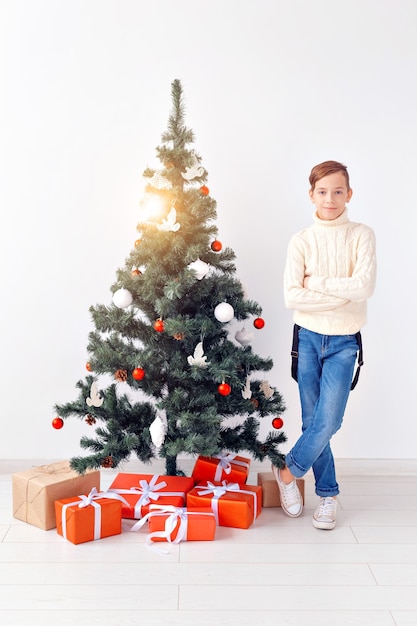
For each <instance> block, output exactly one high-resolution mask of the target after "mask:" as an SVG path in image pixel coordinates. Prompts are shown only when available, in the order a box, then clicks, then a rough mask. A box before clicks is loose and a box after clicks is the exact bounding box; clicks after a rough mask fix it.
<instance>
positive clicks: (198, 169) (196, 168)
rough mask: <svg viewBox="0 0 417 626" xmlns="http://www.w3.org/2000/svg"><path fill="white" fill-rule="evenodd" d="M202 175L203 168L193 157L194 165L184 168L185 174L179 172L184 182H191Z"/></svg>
mask: <svg viewBox="0 0 417 626" xmlns="http://www.w3.org/2000/svg"><path fill="white" fill-rule="evenodd" d="M203 175H204V167H202V166H201V165H200V163H199V161H198V160H197V159H196V158H195V157H194V163H193V164H192V165H191V166H190V167H186V168H185V172H181V176H182V177H183V179H184V180H188V181H190V180H193V179H194V178H198V177H199V176H203Z"/></svg>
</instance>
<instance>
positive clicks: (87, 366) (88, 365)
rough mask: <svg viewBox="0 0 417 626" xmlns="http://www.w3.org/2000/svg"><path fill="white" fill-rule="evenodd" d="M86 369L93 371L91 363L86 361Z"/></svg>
mask: <svg viewBox="0 0 417 626" xmlns="http://www.w3.org/2000/svg"><path fill="white" fill-rule="evenodd" d="M85 369H86V370H87V372H91V371H92V368H91V363H86V364H85Z"/></svg>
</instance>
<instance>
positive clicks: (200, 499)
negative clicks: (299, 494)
mask: <svg viewBox="0 0 417 626" xmlns="http://www.w3.org/2000/svg"><path fill="white" fill-rule="evenodd" d="M187 507H190V508H192V507H210V508H211V510H212V511H213V513H214V517H215V519H216V522H217V524H218V525H219V526H230V527H232V528H249V527H250V526H251V525H252V523H253V522H254V521H255V519H256V518H257V517H258V515H260V513H261V510H262V487H259V486H255V485H239V484H238V483H227V482H226V481H225V480H223V482H221V483H219V482H217V483H214V482H207V484H206V485H202V484H201V485H197V486H196V487H194V489H192V490H191V491H189V492H188V493H187Z"/></svg>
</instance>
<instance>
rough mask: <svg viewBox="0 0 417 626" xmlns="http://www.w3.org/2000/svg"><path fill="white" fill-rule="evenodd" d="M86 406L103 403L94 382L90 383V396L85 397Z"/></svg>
mask: <svg viewBox="0 0 417 626" xmlns="http://www.w3.org/2000/svg"><path fill="white" fill-rule="evenodd" d="M85 401H86V403H87V406H97V407H99V406H101V405H102V404H103V398H102V397H101V394H100V392H99V391H98V389H97V385H96V383H95V382H93V383H92V385H91V389H90V397H89V398H86V399H85Z"/></svg>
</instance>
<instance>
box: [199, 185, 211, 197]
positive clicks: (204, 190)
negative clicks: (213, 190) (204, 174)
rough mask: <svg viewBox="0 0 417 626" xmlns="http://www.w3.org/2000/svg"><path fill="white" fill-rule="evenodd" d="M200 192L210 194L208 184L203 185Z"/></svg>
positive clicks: (205, 194)
mask: <svg viewBox="0 0 417 626" xmlns="http://www.w3.org/2000/svg"><path fill="white" fill-rule="evenodd" d="M200 193H201V195H202V196H208V195H209V193H210V189H209V188H208V187H206V185H203V186H202V187H200Z"/></svg>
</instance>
